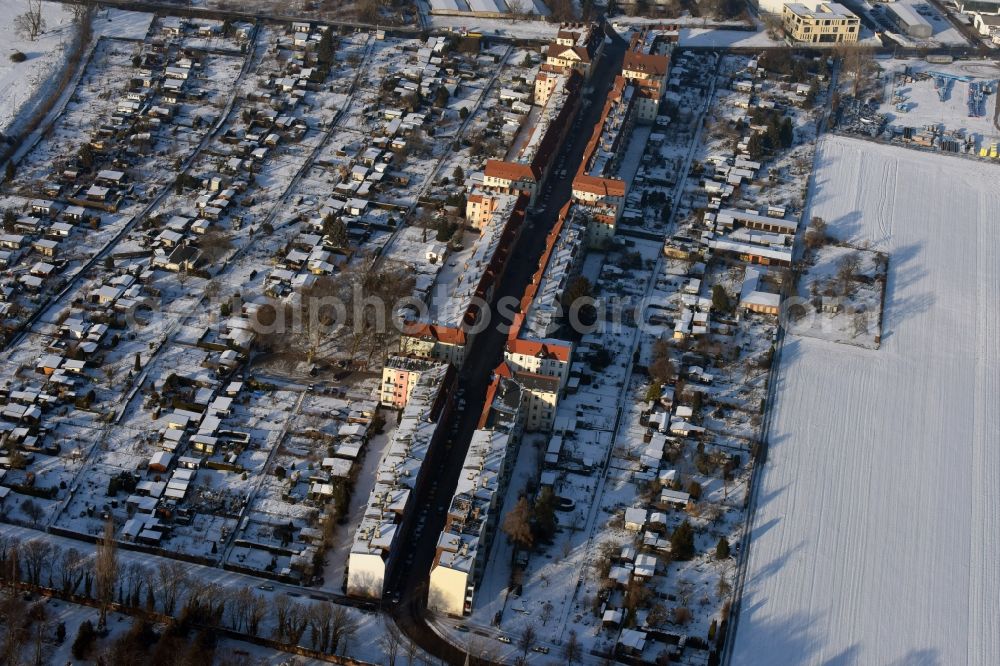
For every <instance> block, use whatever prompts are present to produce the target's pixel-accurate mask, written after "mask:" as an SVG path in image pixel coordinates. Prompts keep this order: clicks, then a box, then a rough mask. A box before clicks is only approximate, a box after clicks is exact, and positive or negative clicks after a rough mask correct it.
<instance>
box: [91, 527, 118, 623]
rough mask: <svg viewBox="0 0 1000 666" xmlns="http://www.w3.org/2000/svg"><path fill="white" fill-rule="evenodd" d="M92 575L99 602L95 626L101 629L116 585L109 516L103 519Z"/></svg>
mask: <svg viewBox="0 0 1000 666" xmlns="http://www.w3.org/2000/svg"><path fill="white" fill-rule="evenodd" d="M94 575H95V579H96V582H97V601H99V602H100V604H101V614H100V616H99V618H98V621H97V627H98V628H99V629H103V628H104V627H105V626H107V621H108V605H109V604H110V603H111V602H112V601H114V597H115V588H116V587H117V586H118V548H117V545H116V543H115V523H114V520H113V519H112V518H111V517H110V516H108V519H107V520H106V521H104V536H103V537H102V538H101V543H100V544H99V545H98V547H97V557H96V558H95V560H94Z"/></svg>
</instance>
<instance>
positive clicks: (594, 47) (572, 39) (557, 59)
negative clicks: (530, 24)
mask: <svg viewBox="0 0 1000 666" xmlns="http://www.w3.org/2000/svg"><path fill="white" fill-rule="evenodd" d="M603 52H604V33H603V32H602V31H601V29H600V26H599V25H597V24H596V23H589V24H586V23H563V24H562V25H561V26H560V27H559V32H557V33H556V38H555V39H554V40H553V41H552V43H551V44H549V46H548V48H547V49H546V50H545V63H544V64H545V65H547V66H548V67H549V68H551V69H552V70H556V71H567V70H570V69H573V70H576V71H578V72H579V73H580V74H582V75H583V77H584V78H585V79H589V78H590V75H591V73H592V72H593V69H594V64H595V63H596V62H597V61H598V59H600V57H601V54H602V53H603Z"/></svg>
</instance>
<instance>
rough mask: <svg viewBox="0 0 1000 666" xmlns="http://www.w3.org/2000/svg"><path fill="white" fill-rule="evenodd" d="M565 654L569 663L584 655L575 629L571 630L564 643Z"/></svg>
mask: <svg viewBox="0 0 1000 666" xmlns="http://www.w3.org/2000/svg"><path fill="white" fill-rule="evenodd" d="M563 656H564V657H566V663H567V664H573V663H575V662H576V661H578V660H579V659H580V657H581V656H582V651H581V650H580V641H579V640H578V639H577V637H576V630H575V629H570V630H569V635H568V637H567V638H566V644H565V645H563Z"/></svg>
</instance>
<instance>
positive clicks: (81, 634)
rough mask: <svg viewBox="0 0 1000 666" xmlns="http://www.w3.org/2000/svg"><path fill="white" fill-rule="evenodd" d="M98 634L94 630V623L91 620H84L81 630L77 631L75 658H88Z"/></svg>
mask: <svg viewBox="0 0 1000 666" xmlns="http://www.w3.org/2000/svg"><path fill="white" fill-rule="evenodd" d="M96 638H97V634H96V633H95V632H94V625H93V624H92V623H91V622H90V620H84V621H83V623H82V624H81V625H80V630H79V631H77V632H76V640H74V641H73V658H74V659H78V660H82V659H86V657H87V653H89V652H90V648H91V646H92V645H93V644H94V639H96Z"/></svg>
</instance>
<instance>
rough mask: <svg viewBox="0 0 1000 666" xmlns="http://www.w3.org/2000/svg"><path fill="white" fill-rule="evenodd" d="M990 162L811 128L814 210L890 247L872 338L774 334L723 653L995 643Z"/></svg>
mask: <svg viewBox="0 0 1000 666" xmlns="http://www.w3.org/2000/svg"><path fill="white" fill-rule="evenodd" d="M998 173H1000V172H998V171H997V170H996V167H993V166H991V165H989V164H982V163H979V164H977V163H973V162H969V161H963V160H960V159H958V158H953V157H946V156H940V155H931V154H916V153H913V152H909V151H903V150H900V149H898V148H894V147H889V146H876V145H872V144H871V143H865V142H861V141H857V140H852V139H847V138H843V137H831V138H827V139H825V140H824V141H823V143H822V144H821V146H820V149H819V155H818V169H817V173H816V179H815V183H816V184H815V192H814V194H813V197H812V200H813V202H814V203H813V207H812V210H811V211H810V214H811V215H813V216H819V217H822V218H823V219H825V220H827V221H828V223H829V225H830V226H829V230H830V234H831V235H832V236H834V237H835V238H837V239H838V240H840V241H844V242H849V243H852V244H856V245H857V244H862V243H865V242H869V243H871V244H872V247H873V248H874V249H877V250H879V251H884V252H887V253H888V254H889V258H890V259H889V273H888V280H887V285H886V289H887V292H886V306H885V316H884V333H883V339H882V348H881V349H880V350H878V351H872V350H867V349H860V348H857V347H852V346H847V345H836V344H831V343H830V342H827V341H824V340H816V339H812V338H803V337H799V336H795V335H789V336H787V337H786V339H785V343H784V346H783V349H782V351H781V355H780V366H779V371H778V374H777V377H776V378H775V381H776V386H777V395H776V402H775V404H774V406H773V409H774V411H773V425H772V428H771V430H770V433H769V438H768V439H769V449H768V455H767V462H766V463H765V465H764V467H763V468H762V473H763V476H762V479H761V483H762V485H761V488H760V491H759V496H758V508H757V512H756V515H755V516H754V520H753V534H752V543H751V547H750V552H749V562H748V565H747V572H746V583H745V590H744V595H743V600H742V603H741V606H740V609H741V610H740V617H739V624H738V630H737V634H736V638H735V647H734V652H733V656H732V660H733V663H748V664H750V663H799V664H807V663H808V664H820V663H830V662H831V661H833V662H837V661H841V662H844V663H884V664H891V663H899V664H902V663H942V664H992V663H997V662H998V661H1000V636H998V634H997V632H996V631H995V630H994V627H996V626H997V624H998V622H1000V607H998V605H997V599H996V594H995V593H994V591H995V590H996V589H997V588H998V586H1000V581H998V572H1000V565H998V562H997V559H996V558H997V555H996V554H997V552H998V544H997V535H998V534H1000V522H998V521H1000V518H998V517H1000V493H998V491H997V478H998V477H1000V453H998V449H997V447H996V433H997V432H1000V422H998V419H997V411H996V409H994V408H993V405H995V404H996V403H997V400H998V399H1000V384H998V382H997V378H998V377H1000V343H998V340H1000V320H998V315H997V313H998V311H1000V309H998V306H1000V303H998V301H997V293H998V288H1000V272H998V266H1000V264H998V261H997V257H998V255H1000V240H998V236H997V234H996V233H995V232H996V228H995V227H996V224H995V221H996V219H997V217H998V216H1000V192H998V191H997V188H996V182H997V178H998ZM945 174H946V175H945ZM900 461H905V473H902V474H899V473H896V471H894V470H897V469H899V464H900ZM944 491H946V494H947V498H946V500H944V501H942V499H941V492H944Z"/></svg>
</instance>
